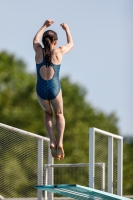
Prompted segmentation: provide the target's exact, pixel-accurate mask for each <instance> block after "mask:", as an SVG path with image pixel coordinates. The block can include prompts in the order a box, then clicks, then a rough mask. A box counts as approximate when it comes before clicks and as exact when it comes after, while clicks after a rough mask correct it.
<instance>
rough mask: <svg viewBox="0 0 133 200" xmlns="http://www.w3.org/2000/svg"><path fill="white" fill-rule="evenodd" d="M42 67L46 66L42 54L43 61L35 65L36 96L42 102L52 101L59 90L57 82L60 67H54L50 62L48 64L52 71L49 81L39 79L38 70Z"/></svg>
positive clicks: (58, 82)
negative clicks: (42, 100)
mask: <svg viewBox="0 0 133 200" xmlns="http://www.w3.org/2000/svg"><path fill="white" fill-rule="evenodd" d="M42 53H43V49H42ZM42 66H46V60H45V57H44V53H43V61H42V62H41V63H40V64H36V71H37V84H36V92H37V94H38V96H39V97H40V98H42V99H44V100H53V99H54V98H56V96H57V95H58V94H59V92H60V89H61V86H60V81H59V71H60V65H55V64H53V63H52V62H51V63H50V66H51V67H52V68H53V69H54V75H53V77H52V78H51V79H49V80H44V79H43V78H42V77H41V74H40V69H41V67H42Z"/></svg>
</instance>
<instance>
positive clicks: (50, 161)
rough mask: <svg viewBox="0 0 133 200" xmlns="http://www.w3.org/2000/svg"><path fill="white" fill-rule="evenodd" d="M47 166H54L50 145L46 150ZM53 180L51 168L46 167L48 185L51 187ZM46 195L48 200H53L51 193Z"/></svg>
mask: <svg viewBox="0 0 133 200" xmlns="http://www.w3.org/2000/svg"><path fill="white" fill-rule="evenodd" d="M48 164H51V165H53V164H54V159H53V157H52V155H51V150H50V144H49V149H48ZM53 180H54V171H53V167H48V185H53ZM47 195H48V200H53V193H51V192H48V193H47Z"/></svg>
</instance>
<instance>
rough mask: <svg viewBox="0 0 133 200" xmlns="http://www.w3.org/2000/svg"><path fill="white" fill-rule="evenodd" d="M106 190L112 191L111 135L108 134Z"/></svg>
mask: <svg viewBox="0 0 133 200" xmlns="http://www.w3.org/2000/svg"><path fill="white" fill-rule="evenodd" d="M108 192H110V193H113V137H112V136H108Z"/></svg>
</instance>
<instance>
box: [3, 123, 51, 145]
mask: <svg viewBox="0 0 133 200" xmlns="http://www.w3.org/2000/svg"><path fill="white" fill-rule="evenodd" d="M0 128H3V129H8V130H10V131H15V132H17V133H20V134H22V135H28V136H30V137H34V138H37V139H42V140H44V141H47V142H49V141H50V139H49V138H47V137H43V136H40V135H37V134H34V133H31V132H28V131H24V130H21V129H18V128H14V127H12V126H8V125H6V124H2V123H0Z"/></svg>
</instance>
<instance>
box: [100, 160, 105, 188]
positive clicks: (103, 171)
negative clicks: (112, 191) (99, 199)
mask: <svg viewBox="0 0 133 200" xmlns="http://www.w3.org/2000/svg"><path fill="white" fill-rule="evenodd" d="M101 167H102V191H105V163H101Z"/></svg>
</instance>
